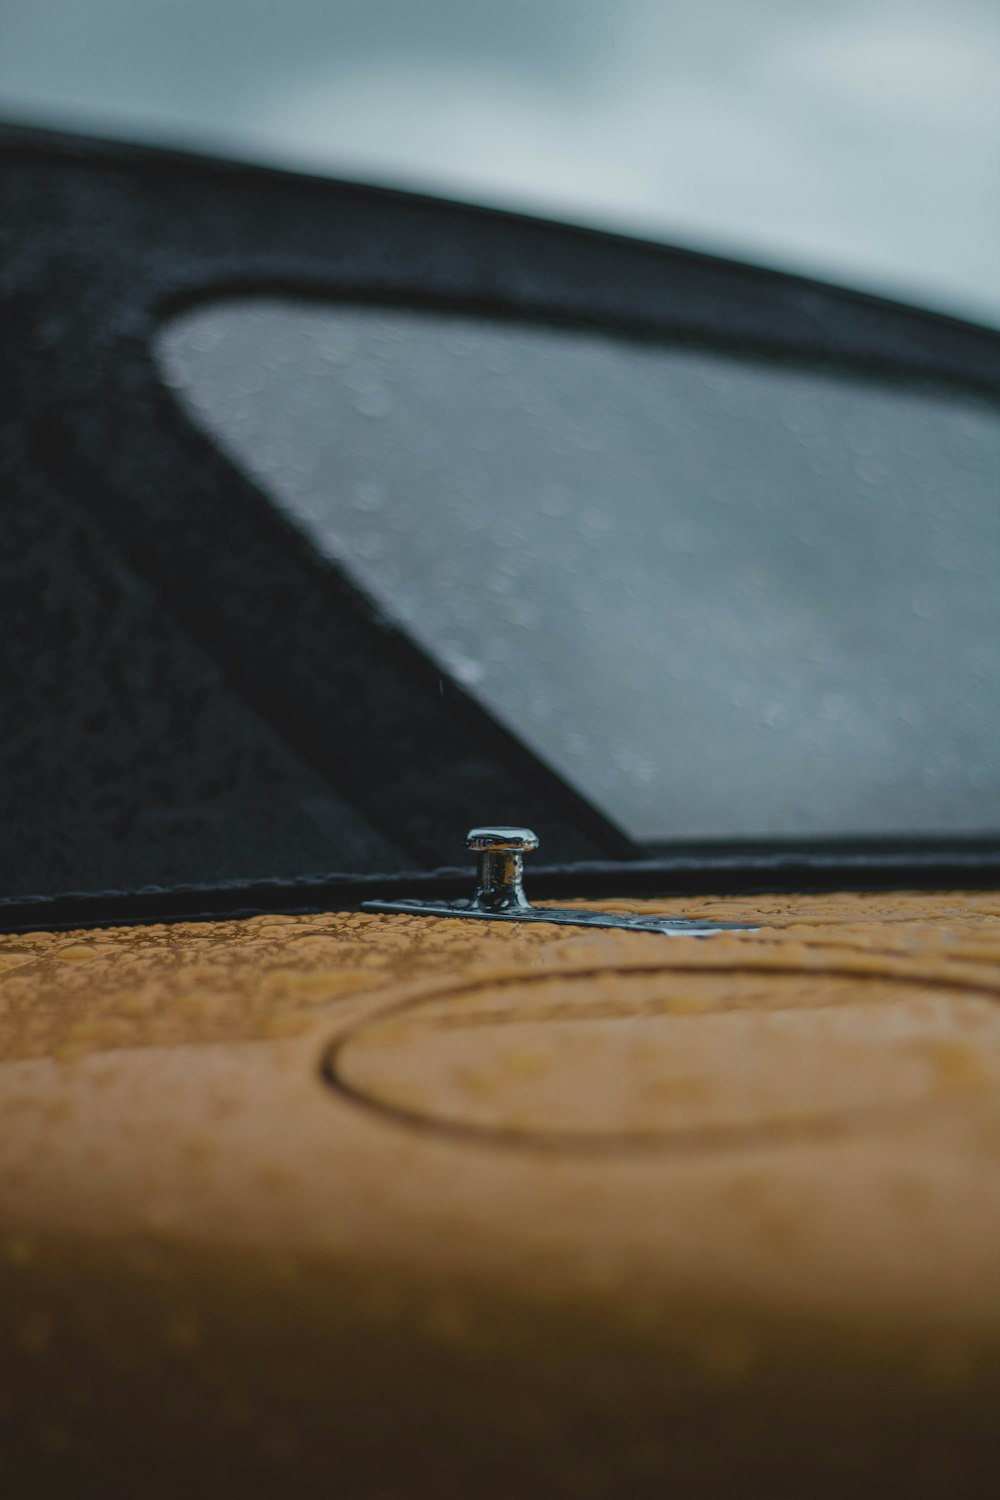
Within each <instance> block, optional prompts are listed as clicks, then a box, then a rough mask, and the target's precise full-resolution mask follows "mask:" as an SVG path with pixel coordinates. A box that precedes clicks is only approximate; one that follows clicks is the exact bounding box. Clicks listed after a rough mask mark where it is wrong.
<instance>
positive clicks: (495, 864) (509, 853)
mask: <svg viewBox="0 0 1000 1500" xmlns="http://www.w3.org/2000/svg"><path fill="white" fill-rule="evenodd" d="M465 842H466V846H467V847H468V848H469V849H472V850H474V852H475V853H476V856H477V858H478V861H479V879H478V882H477V885H476V892H475V895H474V896H473V897H472V898H471V899H470V900H466V899H459V900H457V901H423V900H419V899H418V898H416V897H405V896H404V897H401V898H400V899H399V900H396V901H365V902H363V904H362V909H363V910H364V911H382V912H411V913H416V914H417V915H420V916H426V917H477V918H480V919H485V920H487V921H491V922H554V923H556V924H557V925H559V926H562V927H625V928H629V929H633V930H635V931H638V932H663V933H668V934H672V935H674V936H678V937H680V936H686V937H709V936H710V935H711V934H712V933H715V932H725V931H729V932H752V931H754V930H755V929H754V928H753V927H750V926H748V925H747V924H746V923H745V922H706V921H698V920H696V919H689V918H683V917H657V916H649V917H647V916H642V915H641V914H638V913H635V912H613V911H577V910H575V909H574V908H572V907H563V906H532V904H531V902H530V901H529V900H528V898H527V896H526V895H525V894H524V883H523V882H524V856H525V854H528V853H530V852H531V851H532V850H533V849H537V848H538V836H537V834H535V833H533V832H532V831H531V829H530V828H472V829H470V830H469V833H468V835H467V836H466V840H465Z"/></svg>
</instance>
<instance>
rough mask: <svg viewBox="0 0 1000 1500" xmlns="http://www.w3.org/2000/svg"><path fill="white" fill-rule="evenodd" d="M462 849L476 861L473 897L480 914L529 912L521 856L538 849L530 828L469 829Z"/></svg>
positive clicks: (522, 857) (536, 838)
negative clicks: (466, 850)
mask: <svg viewBox="0 0 1000 1500" xmlns="http://www.w3.org/2000/svg"><path fill="white" fill-rule="evenodd" d="M465 847H466V848H467V849H472V850H474V852H475V853H476V855H477V856H478V860H479V884H478V886H477V888H476V894H475V896H474V897H473V901H474V904H475V905H476V906H478V907H479V908H480V910H482V911H488V912H512V911H531V909H532V908H531V903H530V901H529V900H528V898H527V896H526V895H525V894H524V885H523V880H524V856H525V855H526V854H529V853H530V852H531V850H532V849H537V848H538V835H537V833H532V831H531V829H530V828H470V829H469V832H468V833H467V834H466V837H465Z"/></svg>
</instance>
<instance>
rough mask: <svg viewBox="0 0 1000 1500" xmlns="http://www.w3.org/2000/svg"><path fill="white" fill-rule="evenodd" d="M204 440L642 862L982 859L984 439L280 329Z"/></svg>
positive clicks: (867, 385) (873, 410) (641, 357)
mask: <svg viewBox="0 0 1000 1500" xmlns="http://www.w3.org/2000/svg"><path fill="white" fill-rule="evenodd" d="M159 353H160V359H161V366H162V368H163V370H164V372H165V375H166V377H167V379H168V381H169V382H170V384H171V385H172V386H173V387H174V389H175V390H176V392H177V393H178V395H179V397H180V398H181V400H182V401H183V403H184V405H185V406H186V408H187V410H188V412H189V413H190V415H192V416H193V417H194V419H195V420H196V421H197V422H198V423H199V424H200V425H201V426H202V427H204V428H205V429H206V430H207V431H208V432H209V433H210V434H211V436H212V437H213V438H214V439H215V440H216V441H217V442H219V443H220V444H221V446H222V447H223V448H224V449H225V450H226V451H227V452H228V453H229V455H230V456H231V457H232V458H233V459H234V460H235V461H236V462H237V463H238V464H239V465H240V466H241V467H243V468H244V470H246V471H247V472H249V473H250V475H251V476H252V477H253V478H254V479H255V480H256V481H257V483H258V484H259V485H260V487H261V488H262V489H263V491H264V493H265V494H267V495H268V496H269V497H270V498H271V499H272V500H273V501H274V502H275V503H276V504H277V505H278V506H279V507H280V508H282V509H283V510H284V511H285V513H286V514H287V515H288V516H289V517H290V518H291V519H292V520H293V521H294V522H295V523H296V524H297V525H298V526H300V527H301V528H302V529H303V530H304V531H305V532H306V533H307V534H308V536H309V537H310V538H311V540H312V541H313V542H314V544H315V545H316V546H317V547H318V549H319V550H320V551H321V552H322V553H323V554H324V555H325V556H327V557H328V558H331V559H332V560H334V561H336V562H338V563H339V564H341V565H342V566H343V567H344V568H345V569H346V571H347V572H348V574H349V576H350V577H351V578H352V579H353V580H354V581H355V583H356V584H358V585H359V586H360V587H361V588H362V589H363V590H364V591H365V592H366V593H367V594H369V596H370V597H372V598H373V599H374V600H375V601H376V603H377V604H378V606H379V609H380V610H381V611H383V612H384V613H385V614H386V615H388V616H389V617H391V618H394V619H395V620H397V621H398V622H399V623H401V624H402V625H404V626H405V627H406V629H407V630H408V631H409V632H410V633H411V634H412V635H413V636H414V637H415V638H416V639H417V640H418V641H419V642H420V644H421V645H422V646H423V647H424V649H425V650H426V651H427V652H428V654H429V655H430V656H431V657H432V658H433V659H434V660H435V661H436V662H437V663H438V664H439V665H440V666H441V668H442V670H444V671H446V672H447V673H449V674H450V675H452V676H454V677H455V678H457V680H458V681H459V682H461V683H462V684H463V685H464V686H465V687H466V688H467V690H468V691H469V692H470V693H472V694H473V695H474V696H475V697H477V698H479V699H480V701H481V702H482V703H483V704H484V706H485V707H486V708H487V709H488V710H489V711H490V712H491V713H493V714H495V715H496V716H497V717H499V718H500V719H502V720H503V721H504V722H505V723H506V724H507V725H508V727H509V728H510V729H511V730H512V731H513V732H514V733H515V734H516V735H517V736H518V737H519V738H520V739H522V740H523V741H524V742H525V743H527V744H528V745H529V746H530V747H531V748H532V749H533V750H534V751H535V752H536V753H537V754H538V755H540V756H541V757H542V758H543V759H544V760H546V761H547V762H548V763H549V764H550V765H552V766H553V767H554V768H555V769H556V770H557V771H558V772H559V774H561V775H563V776H565V777H566V778H567V779H568V780H569V781H570V782H571V783H573V784H574V785H575V786H576V787H577V789H578V790H580V791H581V792H582V793H583V794H584V795H585V796H586V797H587V798H588V799H589V800H590V801H592V802H594V803H595V804H596V805H597V806H599V807H600V808H601V809H602V811H604V812H605V814H606V815H608V816H609V817H610V818H611V820H612V821H613V822H615V823H617V824H618V825H619V826H620V827H622V828H623V829H624V830H625V831H626V832H627V833H628V834H629V835H630V836H631V837H632V838H634V839H635V840H637V841H640V842H643V841H654V840H660V839H667V838H674V839H678V838H679V839H706V838H710V839H723V840H724V839H729V838H740V837H756V838H765V839H766V838H782V837H797V836H799V837H801V836H808V837H812V838H815V837H824V836H827V837H838V836H840V837H843V836H848V835H866V836H869V837H872V836H901V835H903V836H905V835H928V834H948V833H951V834H953V833H983V832H987V831H990V830H993V829H997V828H1000V659H998V655H997V651H996V642H997V640H998V639H1000V589H998V588H997V578H998V577H1000V507H998V505H997V497H998V495H1000V417H998V415H997V413H996V411H995V409H994V408H992V407H991V406H989V405H987V404H986V403H985V402H980V401H978V400H977V399H975V398H972V397H968V396H958V395H947V394H943V393H941V392H937V391H933V392H932V391H929V390H926V389H916V388H914V387H912V386H909V387H908V386H905V385H898V384H893V383H890V382H887V381H877V380H874V379H871V378H857V377H854V376H847V375H844V374H836V373H833V372H831V371H828V370H827V371H823V370H820V369H815V368H814V369H804V368H794V367H790V366H787V365H784V366H783V365H774V364H767V363H765V362H763V361H760V360H754V359H752V358H748V357H746V356H734V355H732V354H726V353H721V352H711V351H708V350H695V349H684V348H676V347H675V348H671V347H669V346H657V345H653V344H648V343H645V342H631V341H628V340H625V339H622V338H620V337H612V336H610V335H601V334H597V333H594V332H584V331H581V330H567V329H555V328H550V327H545V326H544V325H537V324H535V325H519V324H516V323H510V322H491V321H489V320H486V319H482V318H472V317H465V316H456V315H454V314H451V313H447V314H446V313H436V312H428V311H423V312H420V311H414V310H395V309H389V308H385V309H373V308H370V307H344V306H336V305H330V306H327V307H324V306H322V305H319V304H316V303H313V302H309V303H305V304H296V303H295V302H292V301H288V300H279V299H272V298H256V299H249V298H248V299H242V300H238V301H231V302H223V303H219V304H217V305H215V306H211V305H208V306H202V307H200V308H197V309H194V310H191V311H189V312H186V313H184V314H182V315H181V316H179V317H178V318H176V319H175V320H174V321H173V322H172V323H170V324H169V325H168V326H167V328H166V329H165V330H163V332H162V333H161V335H160V340H159Z"/></svg>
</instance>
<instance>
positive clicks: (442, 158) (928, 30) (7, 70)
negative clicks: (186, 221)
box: [0, 0, 1000, 323]
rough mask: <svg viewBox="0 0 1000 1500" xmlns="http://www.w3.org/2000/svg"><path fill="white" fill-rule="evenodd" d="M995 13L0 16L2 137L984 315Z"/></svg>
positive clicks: (379, 10) (194, 0)
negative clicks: (504, 221) (174, 157)
mask: <svg viewBox="0 0 1000 1500" xmlns="http://www.w3.org/2000/svg"><path fill="white" fill-rule="evenodd" d="M998 69H1000V6H997V4H996V0H844V3H840V4H837V5H819V4H812V5H808V4H802V3H801V0H715V3H711V4H706V3H704V0H671V3H669V4H667V3H664V0H612V3H608V0H506V3H505V4H503V5H496V4H494V3H492V0H422V3H420V4H414V3H412V0H282V3H280V4H277V3H275V0H4V3H3V5H2V6H0V111H2V112H3V114H5V115H6V117H7V118H9V119H18V120H23V121H27V122H35V123H39V124H49V125H66V126H70V127H75V128H78V129H83V130H93V131H97V132H100V133H105V134H113V135H118V136H122V137H124V138H127V139H131V140H136V141H145V142H153V143H163V144H174V145H181V146H190V147H195V148H199V149H208V150H214V151H220V152H222V153H224V154H225V153H229V154H235V155H237V156H244V157H248V158H252V159H256V160H261V161H267V162H273V163H277V164H279V165H285V166H293V167H305V168H307V169H310V170H318V171H320V172H328V173H334V174H339V175H346V176H348V177H355V178H363V179H367V180H371V181H375V182H382V183H388V184H391V185H396V186H402V187H415V188H418V189H422V190H426V191H431V192H435V193H444V194H446V195H454V196H459V197H463V198H468V199H472V200H475V201H479V202H484V203H490V204H499V205H502V206H512V207H515V208H524V209H528V210H530V211H532V212H536V213H541V214H544V215H547V216H549V217H563V218H569V219H573V220H576V221H578V222H583V223H587V224H594V225H598V226H603V227H607V228H611V229H616V230H625V231H626V232H630V233H638V234H642V235H651V236H653V237H655V238H659V239H666V240H670V241H673V242H675V243H680V244H686V245H690V246H692V247H694V248H697V249H705V250H714V251H719V252H722V253H725V254H730V255H735V256H737V257H741V258H746V259H750V260H756V261H759V262H762V263H767V264H770V265H773V266H777V267H779V268H787V269H793V270H799V271H805V272H807V273H812V274H816V275H819V276H821V277H826V278H829V279H833V280H836V281H840V282H842V283H845V284H851V285H855V286H860V287H862V288H864V289H868V290H873V291H881V292H884V293H886V294H888V295H890V296H893V297H898V298H902V299H903V300H907V301H912V302H915V303H920V304H923V305H926V306H929V307H933V308H938V309H942V310H945V311H951V312H955V313H958V314H959V315H964V316H970V317H973V318H978V319H983V320H987V321H991V322H994V323H995V322H1000V257H998V256H997V253H996V246H997V244H998V242H1000V174H998V172H997V159H998V153H1000V111H998V108H997V103H996V78H997V75H998Z"/></svg>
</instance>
